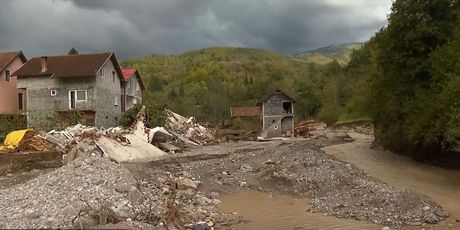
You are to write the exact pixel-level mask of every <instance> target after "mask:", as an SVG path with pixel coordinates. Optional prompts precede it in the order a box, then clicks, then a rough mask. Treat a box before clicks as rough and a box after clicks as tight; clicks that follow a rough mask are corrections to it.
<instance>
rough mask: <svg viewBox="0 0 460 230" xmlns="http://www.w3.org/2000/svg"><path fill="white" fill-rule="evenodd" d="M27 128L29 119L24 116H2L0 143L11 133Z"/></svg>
mask: <svg viewBox="0 0 460 230" xmlns="http://www.w3.org/2000/svg"><path fill="white" fill-rule="evenodd" d="M25 128H27V117H26V116H25V115H22V114H0V141H3V138H4V137H5V136H6V135H7V134H8V133H9V132H11V131H14V130H18V129H25Z"/></svg>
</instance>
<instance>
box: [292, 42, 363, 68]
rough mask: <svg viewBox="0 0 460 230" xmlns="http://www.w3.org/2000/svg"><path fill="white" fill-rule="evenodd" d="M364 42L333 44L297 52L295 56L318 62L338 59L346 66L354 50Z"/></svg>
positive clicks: (325, 62) (322, 63)
mask: <svg viewBox="0 0 460 230" xmlns="http://www.w3.org/2000/svg"><path fill="white" fill-rule="evenodd" d="M362 45H363V43H360V42H353V43H347V44H340V45H331V46H327V47H322V48H319V49H315V50H310V51H306V52H302V53H298V54H295V55H294V57H296V58H300V59H303V60H306V61H308V62H311V63H316V64H321V65H324V64H328V63H330V62H332V61H333V60H336V61H337V62H339V63H340V65H342V66H345V65H347V64H348V62H349V61H350V55H351V53H352V52H353V50H356V49H359V48H361V46H362Z"/></svg>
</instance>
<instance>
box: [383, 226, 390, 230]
mask: <svg viewBox="0 0 460 230" xmlns="http://www.w3.org/2000/svg"><path fill="white" fill-rule="evenodd" d="M382 230H390V228H389V227H387V226H385V227H383V228H382Z"/></svg>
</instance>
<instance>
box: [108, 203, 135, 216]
mask: <svg viewBox="0 0 460 230" xmlns="http://www.w3.org/2000/svg"><path fill="white" fill-rule="evenodd" d="M128 203H129V201H127V200H121V201H118V202H116V203H115V204H114V206H112V210H113V211H114V212H115V213H117V214H118V215H119V216H124V217H128V216H131V209H130V208H129V207H128Z"/></svg>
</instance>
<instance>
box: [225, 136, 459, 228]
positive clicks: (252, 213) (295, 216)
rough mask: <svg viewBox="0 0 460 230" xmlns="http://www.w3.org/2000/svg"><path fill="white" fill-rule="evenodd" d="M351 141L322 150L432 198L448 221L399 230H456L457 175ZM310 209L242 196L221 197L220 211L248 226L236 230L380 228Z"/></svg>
mask: <svg viewBox="0 0 460 230" xmlns="http://www.w3.org/2000/svg"><path fill="white" fill-rule="evenodd" d="M351 136H352V137H354V138H355V139H356V141H355V142H352V143H346V144H340V145H333V146H328V147H325V148H323V150H324V151H325V152H326V153H327V154H330V155H332V156H335V157H337V158H338V159H340V160H343V161H346V162H349V163H352V164H353V165H355V166H356V167H358V168H360V169H362V170H364V171H365V172H366V173H367V174H368V175H370V176H372V177H375V178H377V179H379V180H381V181H383V182H386V183H388V184H390V185H392V186H395V187H396V188H400V189H410V190H414V191H416V192H419V193H421V194H424V195H427V196H429V197H431V198H432V199H433V200H435V201H436V202H437V203H439V204H440V205H441V206H442V207H443V208H444V210H445V211H447V212H448V213H449V215H450V217H449V219H448V220H446V221H443V222H441V223H439V224H437V225H426V226H406V227H403V228H402V230H416V229H417V230H420V229H439V230H447V229H449V230H450V229H460V223H459V222H456V220H460V171H458V170H447V169H442V168H439V167H435V166H431V165H426V164H422V163H419V162H416V161H413V160H411V159H409V158H407V157H404V156H400V155H397V154H394V153H391V152H387V151H378V150H372V149H370V145H371V143H372V141H373V137H371V136H367V135H361V134H354V133H353V134H351ZM309 207H310V205H309V201H308V200H304V199H298V198H295V197H291V196H287V195H270V194H266V193H261V192H256V191H251V190H245V191H241V192H239V193H235V194H226V195H223V196H222V204H221V205H220V207H219V209H220V210H221V211H222V212H225V213H237V215H240V216H243V217H244V218H245V219H246V220H249V222H248V223H242V224H239V225H238V226H237V229H241V230H257V229H266V230H275V229H276V230H278V229H293V230H309V229H325V230H332V229H345V230H346V229H350V230H351V229H356V230H361V229H362V230H364V229H371V230H372V229H382V228H383V226H381V225H375V224H370V223H367V222H363V221H356V220H351V219H340V218H336V217H333V216H324V215H322V214H319V213H310V212H308V211H307V210H308V209H309Z"/></svg>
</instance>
